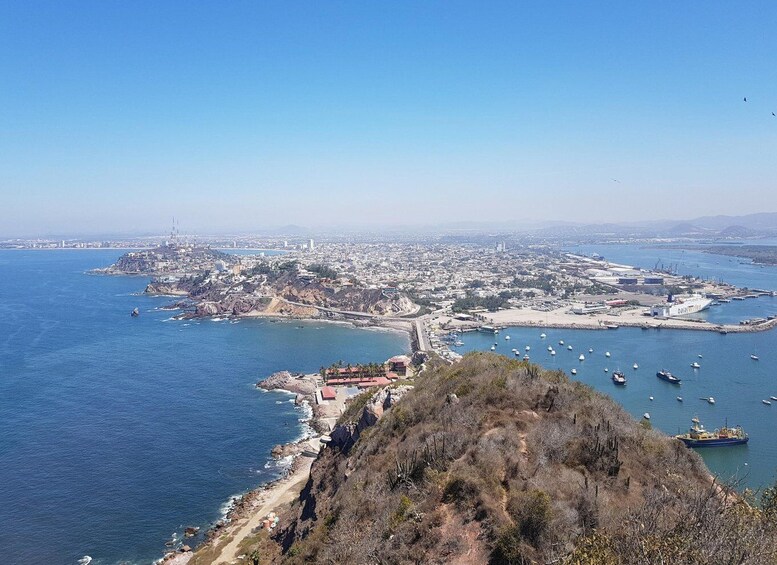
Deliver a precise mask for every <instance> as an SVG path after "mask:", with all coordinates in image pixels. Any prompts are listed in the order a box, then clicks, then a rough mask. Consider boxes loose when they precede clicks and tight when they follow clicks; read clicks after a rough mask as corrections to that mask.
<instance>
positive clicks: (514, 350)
mask: <svg viewBox="0 0 777 565" xmlns="http://www.w3.org/2000/svg"><path fill="white" fill-rule="evenodd" d="M510 351H512V352H513V353H515V352H516V351H518V350H517V349H516V348H515V347H513V348H512V349H511V350H510Z"/></svg>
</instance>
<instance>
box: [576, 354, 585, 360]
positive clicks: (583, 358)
mask: <svg viewBox="0 0 777 565" xmlns="http://www.w3.org/2000/svg"><path fill="white" fill-rule="evenodd" d="M577 359H578V360H579V361H585V355H583V354H582V353H581V354H580V357H578V358H577Z"/></svg>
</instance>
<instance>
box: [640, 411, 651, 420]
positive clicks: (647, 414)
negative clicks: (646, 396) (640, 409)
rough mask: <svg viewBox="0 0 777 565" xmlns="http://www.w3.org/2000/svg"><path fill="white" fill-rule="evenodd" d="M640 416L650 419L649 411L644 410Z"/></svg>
mask: <svg viewBox="0 0 777 565" xmlns="http://www.w3.org/2000/svg"><path fill="white" fill-rule="evenodd" d="M642 417H643V418H645V420H650V412H645V413H644V414H642Z"/></svg>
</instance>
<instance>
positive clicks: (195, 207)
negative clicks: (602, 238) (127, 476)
mask: <svg viewBox="0 0 777 565" xmlns="http://www.w3.org/2000/svg"><path fill="white" fill-rule="evenodd" d="M775 23H777V7H775V6H774V5H772V4H770V3H766V2H763V3H752V4H748V5H739V6H736V9H733V8H732V7H731V6H730V5H729V4H724V3H722V2H713V3H708V4H705V5H704V8H703V10H702V9H697V8H695V7H694V6H678V5H676V4H669V3H658V4H652V5H650V6H618V5H616V6H611V5H605V4H602V3H596V4H593V5H586V6H579V5H575V4H572V3H556V4H553V5H545V4H543V5H542V6H540V5H533V4H519V5H515V4H513V3H494V4H490V5H489V9H488V10H484V9H482V6H479V5H475V4H474V3H426V4H423V5H416V4H411V3H398V4H392V5H391V6H378V5H369V6H368V5H362V4H355V3H354V4H351V3H338V4H327V5H326V6H323V5H318V4H314V3H306V4H294V5H288V4H286V5H283V6H282V7H281V6H271V5H262V6H257V5H252V4H249V3H234V4H229V5H224V4H216V3H205V4H198V5H197V6H192V5H189V4H185V3H176V2H171V3H166V4H164V5H159V4H150V3H142V4H139V5H133V6H129V5H127V6H122V5H116V4H106V3H101V2H94V3H81V4H79V7H78V8H77V9H74V8H73V7H72V6H65V5H60V4H57V3H54V2H32V3H16V4H13V3H6V4H4V5H3V6H2V7H0V45H2V49H0V71H2V73H3V76H4V77H5V78H6V84H8V85H11V88H5V89H2V91H0V104H2V107H3V108H4V111H3V115H2V117H0V127H1V128H2V130H3V131H4V135H3V136H0V193H2V196H3V215H2V230H0V231H1V232H2V235H4V236H34V235H44V234H75V233H83V234H90V233H147V232H155V233H156V232H159V231H160V229H161V228H163V227H164V226H168V225H169V222H170V217H171V216H172V215H175V216H177V217H181V218H185V220H184V225H185V226H186V227H187V228H188V229H190V230H191V231H213V232H221V233H223V232H229V231H235V232H249V231H252V230H255V229H256V228H257V227H261V226H283V225H286V224H297V225H302V226H306V227H310V228H314V229H315V228H327V227H329V228H331V227H334V226H338V225H342V226H350V227H354V228H360V227H362V228H366V227H370V226H377V227H381V228H390V227H395V228H396V227H400V226H420V225H441V224H449V223H456V222H470V221H471V222H480V223H483V222H495V223H522V222H524V223H526V222H544V221H573V222H579V223H608V222H625V223H628V222H633V221H638V220H683V219H689V218H694V217H699V216H704V215H717V214H730V215H740V214H748V213H754V212H760V211H776V210H777V196H775V191H774V188H775V187H774V167H773V155H774V154H775V149H777V117H775V116H773V115H772V112H777V88H775V87H777V78H775V76H774V73H773V70H772V68H773V62H772V60H771V58H772V55H773V53H774V52H777V50H776V49H775V47H777V45H776V43H777V40H775V39H774V37H773V34H771V32H770V30H771V29H773V27H774V24H775Z"/></svg>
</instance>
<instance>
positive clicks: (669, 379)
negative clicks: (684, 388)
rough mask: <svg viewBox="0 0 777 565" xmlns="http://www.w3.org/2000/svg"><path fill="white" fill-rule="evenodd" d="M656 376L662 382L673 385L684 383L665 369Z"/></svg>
mask: <svg viewBox="0 0 777 565" xmlns="http://www.w3.org/2000/svg"><path fill="white" fill-rule="evenodd" d="M656 376H657V377H658V378H659V379H661V380H662V381H666V382H668V383H672V384H673V385H679V384H680V383H681V382H682V381H681V380H680V379H678V378H677V377H675V376H674V375H673V374H672V373H670V372H669V371H666V370H664V369H661V370H660V371H658V372H657V373H656Z"/></svg>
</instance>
